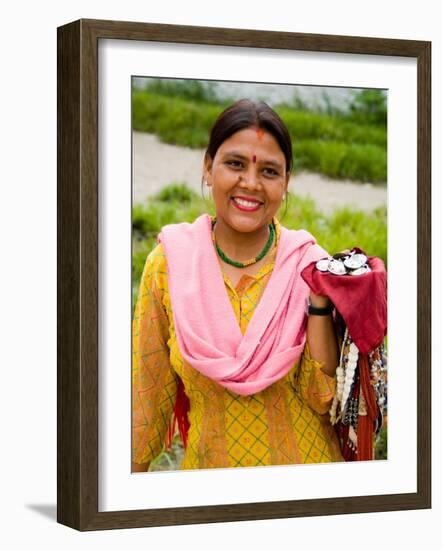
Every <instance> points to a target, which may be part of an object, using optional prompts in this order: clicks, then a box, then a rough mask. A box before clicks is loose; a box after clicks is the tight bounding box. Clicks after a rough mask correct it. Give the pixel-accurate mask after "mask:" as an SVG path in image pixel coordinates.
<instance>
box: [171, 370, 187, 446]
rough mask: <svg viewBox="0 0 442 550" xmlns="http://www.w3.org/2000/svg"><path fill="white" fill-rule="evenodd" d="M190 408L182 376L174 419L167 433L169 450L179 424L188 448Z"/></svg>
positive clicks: (182, 437)
mask: <svg viewBox="0 0 442 550" xmlns="http://www.w3.org/2000/svg"><path fill="white" fill-rule="evenodd" d="M189 409H190V402H189V398H188V397H187V395H186V392H185V391H184V384H183V381H182V380H181V378H178V387H177V396H176V401H175V406H174V409H173V415H172V419H171V421H170V422H169V427H168V430H167V434H166V441H165V447H166V449H167V450H169V451H170V450H171V449H172V441H173V437H174V435H175V429H176V426H177V424H178V433H179V435H180V438H181V441H182V442H183V445H184V448H185V449H186V448H187V435H188V432H189V427H190V422H189V417H188V412H189Z"/></svg>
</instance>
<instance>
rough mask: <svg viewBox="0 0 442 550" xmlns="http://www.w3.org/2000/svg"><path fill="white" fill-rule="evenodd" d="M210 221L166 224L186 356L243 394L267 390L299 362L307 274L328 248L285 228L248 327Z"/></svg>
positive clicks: (162, 239) (172, 295) (163, 236)
mask: <svg viewBox="0 0 442 550" xmlns="http://www.w3.org/2000/svg"><path fill="white" fill-rule="evenodd" d="M211 227H212V226H211V218H210V216H208V215H207V214H203V215H202V216H200V217H199V218H197V219H196V220H195V222H194V223H192V224H189V223H180V224H173V225H167V226H165V227H164V228H163V230H162V232H161V233H160V235H159V238H158V240H159V241H160V242H161V243H162V244H163V247H164V251H165V255H166V260H167V269H168V283H169V292H170V299H171V304H172V311H173V318H174V325H175V332H176V336H177V342H178V346H179V349H180V352H181V354H182V356H183V358H184V359H185V360H186V361H187V362H188V363H189V364H190V365H191V366H192V367H193V368H195V369H196V370H198V371H199V372H201V373H202V374H204V375H205V376H207V377H209V378H211V379H213V380H214V381H216V382H217V383H218V384H220V385H222V386H223V387H225V388H227V389H228V390H230V391H232V392H234V393H237V394H239V395H251V394H254V393H257V392H260V391H262V390H263V389H265V388H267V387H268V386H270V385H271V384H273V383H274V382H275V381H276V380H279V379H280V378H282V377H283V376H285V375H286V374H287V372H288V371H289V370H290V369H291V368H293V366H294V365H295V364H296V362H297V361H298V359H299V357H300V355H301V353H302V351H303V349H304V345H305V340H306V320H307V316H306V311H307V300H308V296H309V293H310V290H309V287H308V285H307V284H306V282H305V281H304V280H303V278H302V277H301V272H302V270H303V269H304V267H306V266H307V265H308V264H309V263H310V262H312V261H315V260H318V259H320V258H324V257H326V256H327V252H326V251H325V250H324V249H323V248H321V247H320V246H319V245H317V244H316V241H315V239H314V238H313V237H312V235H310V233H308V232H307V231H305V230H298V231H294V230H288V229H285V228H284V227H281V233H280V240H279V244H278V249H277V254H276V260H275V265H274V268H273V272H272V274H271V276H270V279H269V281H268V283H267V286H266V288H265V289H264V293H263V295H262V296H261V299H260V302H259V304H258V306H257V307H256V310H255V312H254V314H253V317H252V319H251V320H250V322H249V324H248V326H247V329H246V332H245V334H244V335H243V334H242V333H241V330H240V327H239V324H238V321H237V319H236V317H235V314H234V311H233V309H232V306H231V304H230V301H229V298H228V295H227V292H226V289H225V286H224V280H223V276H222V272H221V269H220V265H219V262H218V257H217V254H216V250H215V248H214V246H213V242H212V237H211Z"/></svg>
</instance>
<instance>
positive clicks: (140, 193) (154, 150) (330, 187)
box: [133, 132, 387, 213]
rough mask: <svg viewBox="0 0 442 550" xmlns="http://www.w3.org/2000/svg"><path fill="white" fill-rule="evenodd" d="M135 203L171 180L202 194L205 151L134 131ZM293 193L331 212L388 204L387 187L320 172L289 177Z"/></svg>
mask: <svg viewBox="0 0 442 550" xmlns="http://www.w3.org/2000/svg"><path fill="white" fill-rule="evenodd" d="M133 150H134V188H133V190H134V197H133V198H134V203H137V202H142V201H144V200H145V199H146V197H148V196H149V195H151V194H153V193H156V192H157V191H159V190H160V189H161V188H162V187H164V185H168V184H170V183H172V182H175V183H178V182H185V183H187V185H188V186H189V187H191V188H192V189H194V190H195V191H196V192H198V193H201V172H202V163H203V155H204V151H203V150H202V149H189V148H187V147H181V146H177V145H168V144H165V143H161V142H160V141H159V140H158V138H157V137H156V136H154V135H151V134H146V133H142V132H134V134H133ZM289 190H290V192H291V193H292V194H293V193H294V194H297V195H301V196H310V197H311V198H312V199H313V200H314V201H315V203H316V205H317V207H318V208H319V209H321V210H322V211H323V212H325V213H330V212H331V211H333V210H334V209H335V208H336V207H342V206H344V205H350V206H354V207H356V208H358V209H361V210H365V211H370V210H373V209H374V208H376V207H378V206H381V205H386V204H387V189H386V187H379V186H375V185H372V184H371V183H363V184H361V183H353V182H351V181H343V180H339V181H336V180H332V179H328V178H326V177H324V176H321V175H319V174H315V173H310V172H299V173H297V174H296V175H295V176H294V177H292V178H291V179H290V184H289Z"/></svg>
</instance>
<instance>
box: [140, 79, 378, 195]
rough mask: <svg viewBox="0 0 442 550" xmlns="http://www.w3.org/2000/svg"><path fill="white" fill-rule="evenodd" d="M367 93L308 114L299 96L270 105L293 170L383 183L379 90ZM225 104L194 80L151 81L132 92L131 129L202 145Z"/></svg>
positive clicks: (199, 146) (180, 143)
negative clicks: (287, 141)
mask: <svg viewBox="0 0 442 550" xmlns="http://www.w3.org/2000/svg"><path fill="white" fill-rule="evenodd" d="M367 92H368V93H367ZM367 92H365V93H364V92H363V93H362V94H359V95H358V96H356V97H355V99H354V101H353V104H351V105H350V109H349V110H348V111H347V112H346V113H344V112H342V111H339V110H337V109H336V108H330V109H328V111H322V112H312V111H311V110H309V109H308V108H307V107H306V106H305V105H303V104H302V102H300V101H299V100H298V101H295V102H293V104H287V103H285V104H280V105H272V107H273V108H274V109H275V111H276V112H277V113H278V114H279V115H280V116H281V118H282V119H283V120H284V122H285V124H286V126H287V128H288V130H289V133H290V135H291V137H292V143H293V156H294V167H295V169H297V170H299V169H306V170H311V171H315V172H319V173H322V174H324V175H326V176H329V177H331V178H336V179H351V180H354V181H360V182H371V183H375V184H380V185H383V184H385V182H386V181H387V125H386V105H385V102H384V100H383V96H382V95H381V94H380V93H378V94H376V93H375V91H371V93H370V91H367ZM230 102H231V101H230V100H229V101H223V102H220V101H219V100H217V99H216V98H215V96H214V95H213V93H211V92H210V89H206V88H201V86H198V83H195V82H194V83H192V82H190V83H181V84H179V83H167V85H166V84H165V83H164V82H163V83H161V81H159V82H158V81H154V82H153V83H152V84H151V85H150V86H149V87H147V88H146V89H134V90H133V93H132V123H133V129H134V130H137V131H140V132H149V133H152V134H156V135H157V136H159V138H160V139H161V140H162V141H163V142H165V143H171V144H176V145H182V146H186V147H190V148H205V147H206V146H207V143H208V137H209V131H210V128H211V126H212V125H213V122H214V121H215V119H216V117H217V116H218V115H219V113H220V112H221V111H222V110H223V109H224V108H225V107H226V106H227V105H228V104H230Z"/></svg>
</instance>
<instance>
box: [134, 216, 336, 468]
mask: <svg viewBox="0 0 442 550" xmlns="http://www.w3.org/2000/svg"><path fill="white" fill-rule="evenodd" d="M279 233H280V226H279V223H278V222H277V221H276V237H277V241H276V242H278V238H279ZM275 254H276V248H274V249H273V252H272V253H271V254H270V255H269V262H268V263H267V264H266V265H264V266H263V267H262V268H261V269H260V270H259V272H258V273H257V274H256V275H254V276H249V275H243V276H242V278H241V279H240V280H239V282H238V284H237V285H236V288H234V287H233V286H232V284H231V282H230V280H229V278H228V277H227V276H226V275H224V282H225V289H226V292H227V294H228V296H229V299H230V302H231V304H232V308H233V310H234V312H235V316H236V318H237V320H238V323H239V326H240V328H241V331H242V333H243V334H244V332H245V330H246V328H247V325H248V323H249V321H250V319H251V317H252V315H253V312H254V310H255V308H256V306H257V304H258V302H259V299H260V297H261V295H262V293H263V291H264V289H265V286H266V284H267V282H268V280H269V278H270V275H271V273H272V270H273V266H274V260H275ZM220 330H222V327H220ZM132 349H133V357H132V371H133V372H132V374H133V376H132V383H133V391H132V398H133V406H132V414H133V418H132V428H133V435H132V460H133V461H134V462H136V463H140V464H141V463H146V462H147V463H149V462H150V461H151V460H153V459H154V458H155V457H156V456H157V455H158V454H159V453H160V452H161V451H162V449H163V445H164V440H165V436H166V432H167V428H168V424H169V420H170V418H171V415H172V411H173V406H174V403H175V398H176V392H177V381H178V377H180V378H181V380H182V381H183V384H184V388H185V391H186V395H187V396H188V398H189V400H190V412H189V421H190V429H189V434H188V445H187V449H186V453H185V456H184V459H183V463H182V465H181V468H182V469H196V468H226V467H235V466H263V465H280V464H294V463H315V462H338V461H339V462H340V461H342V460H343V458H342V454H341V451H340V447H339V441H338V438H337V435H336V433H335V430H334V428H333V427H332V426H331V424H330V420H329V414H328V410H329V408H330V405H331V402H332V400H333V397H334V392H335V388H336V382H335V377H330V376H328V375H327V374H325V373H324V372H323V371H322V370H321V367H322V363H319V362H317V361H315V360H314V359H312V358H311V356H310V354H309V349H308V346H307V345H306V346H305V349H304V352H303V354H302V356H301V359H300V361H299V362H298V363H297V364H295V365H294V366H293V369H292V370H291V371H289V373H288V374H287V375H286V376H285V377H284V378H281V379H280V380H278V381H277V382H275V383H274V384H272V385H271V386H269V387H268V388H266V389H265V390H263V391H261V392H259V393H256V394H254V395H250V396H240V395H237V394H234V393H232V392H230V391H229V390H226V389H224V388H223V387H221V386H220V385H219V384H217V383H216V382H214V381H212V380H210V379H209V378H207V377H205V376H204V375H202V374H200V373H199V372H198V371H196V370H195V369H194V368H192V367H191V366H190V365H189V364H187V363H186V362H185V361H184V360H183V358H182V356H181V354H180V351H179V349H178V345H177V341H176V337H175V330H174V322H173V315H172V309H171V303H170V296H169V292H168V282H167V263H166V258H165V255H164V250H163V248H162V245H161V244H160V245H158V246H156V248H155V249H154V250H153V251H152V252H151V253H150V254H149V256H148V257H147V260H146V264H145V268H144V271H143V275H142V278H141V283H140V289H139V295H138V300H137V304H136V308H135V313H134V319H133V348H132Z"/></svg>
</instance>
